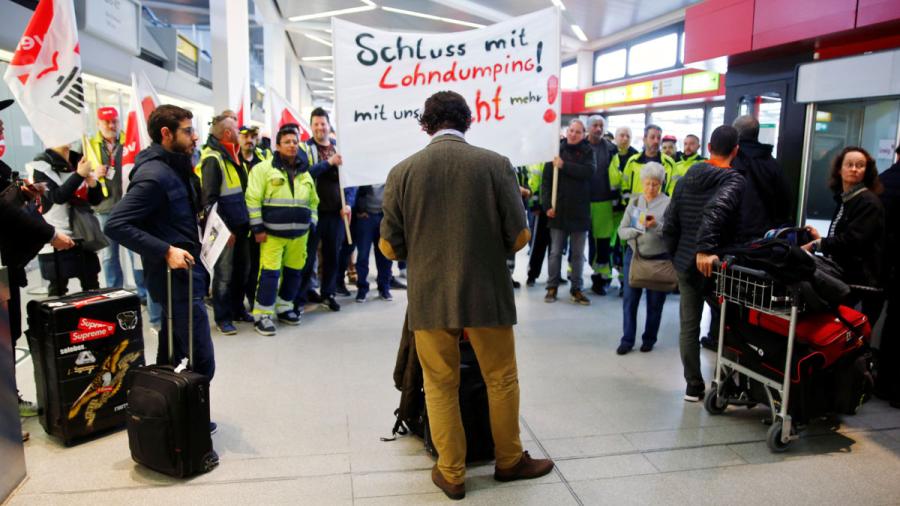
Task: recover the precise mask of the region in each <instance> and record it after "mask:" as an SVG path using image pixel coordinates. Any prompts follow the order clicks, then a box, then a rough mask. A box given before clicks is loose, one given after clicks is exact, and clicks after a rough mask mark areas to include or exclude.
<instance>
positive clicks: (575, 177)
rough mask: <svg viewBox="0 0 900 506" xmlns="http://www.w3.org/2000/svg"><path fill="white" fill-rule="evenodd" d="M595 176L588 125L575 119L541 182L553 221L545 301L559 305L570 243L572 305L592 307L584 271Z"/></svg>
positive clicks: (544, 200) (542, 197)
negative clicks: (586, 132) (566, 248)
mask: <svg viewBox="0 0 900 506" xmlns="http://www.w3.org/2000/svg"><path fill="white" fill-rule="evenodd" d="M554 168H557V169H559V178H558V181H557V197H556V203H555V205H554V204H553V202H552V200H553V198H552V195H553V169H554ZM593 174H594V151H593V150H592V149H591V145H590V144H589V143H588V142H587V140H586V139H585V135H584V123H582V122H581V121H580V120H577V119H573V120H572V121H571V122H570V123H569V128H568V129H567V130H566V138H565V139H563V140H562V141H561V142H560V145H559V156H557V157H556V158H554V159H553V161H552V162H550V163H547V164H546V165H545V166H544V175H543V180H542V182H541V206H542V207H543V208H544V209H547V210H548V211H547V217H548V218H550V223H549V226H550V238H551V244H550V265H549V267H548V271H549V279H548V280H547V295H546V296H545V297H544V302H556V292H557V289H558V288H559V284H560V277H561V275H560V272H561V269H562V250H563V247H564V246H565V244H566V240H567V239H568V240H569V247H570V248H571V250H570V252H571V255H570V257H569V266H570V267H571V268H572V276H571V280H572V287H571V288H570V293H571V294H572V302H574V303H576V304H581V305H585V306H586V305H589V304H590V303H591V300H590V299H588V298H587V297H585V295H584V293H583V292H582V291H581V286H582V284H583V280H582V270H583V269H584V246H585V244H584V243H585V241H586V240H587V232H588V231H589V230H590V229H591V176H593Z"/></svg>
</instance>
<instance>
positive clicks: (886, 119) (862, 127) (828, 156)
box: [806, 98, 900, 230]
mask: <svg viewBox="0 0 900 506" xmlns="http://www.w3.org/2000/svg"><path fill="white" fill-rule="evenodd" d="M898 125H900V98H898V99H887V100H884V99H880V100H861V101H853V102H832V103H820V104H816V122H815V131H814V133H813V139H812V152H811V157H810V178H809V200H808V203H807V207H806V216H807V219H809V220H823V221H830V220H831V217H832V214H833V212H834V208H835V202H834V196H833V195H832V193H831V190H829V189H828V177H829V174H830V171H831V166H832V163H833V161H834V159H835V157H836V156H837V155H838V154H839V153H840V152H841V150H842V149H844V148H845V147H847V146H860V147H862V148H863V149H865V150H866V151H868V152H869V154H871V155H872V157H873V158H875V163H876V165H877V166H878V171H879V172H881V171H884V170H885V169H887V168H888V167H890V166H891V164H893V163H894V148H896V146H897V137H898ZM826 230H827V228H826Z"/></svg>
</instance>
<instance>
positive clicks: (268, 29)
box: [263, 23, 288, 125]
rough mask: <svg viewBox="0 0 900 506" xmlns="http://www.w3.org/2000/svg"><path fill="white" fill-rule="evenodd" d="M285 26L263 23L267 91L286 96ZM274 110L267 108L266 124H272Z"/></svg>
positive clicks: (264, 76)
mask: <svg viewBox="0 0 900 506" xmlns="http://www.w3.org/2000/svg"><path fill="white" fill-rule="evenodd" d="M285 37H286V35H285V33H284V27H283V26H282V25H281V24H279V23H265V24H264V25H263V46H264V47H263V82H264V83H265V86H266V92H267V93H268V91H269V90H271V91H274V92H275V93H278V94H279V95H281V96H282V97H285V98H288V97H287V96H286V93H285V90H286V89H287V88H286V86H285V84H286V83H285V80H286V77H287V76H286V74H285V67H284V58H285V46H286V45H287V40H286V38H285ZM271 118H272V111H269V110H268V109H267V110H266V125H271V124H272V120H271Z"/></svg>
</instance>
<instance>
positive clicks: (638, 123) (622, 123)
mask: <svg viewBox="0 0 900 506" xmlns="http://www.w3.org/2000/svg"><path fill="white" fill-rule="evenodd" d="M608 122H609V131H610V132H612V133H613V134H615V133H616V130H617V129H619V128H621V127H628V128H630V129H631V145H632V146H633V147H634V149H636V150H638V151H640V150H642V149H644V125H646V124H647V115H646V114H645V113H643V112H640V113H635V114H616V115H613V116H610V117H609V118H608Z"/></svg>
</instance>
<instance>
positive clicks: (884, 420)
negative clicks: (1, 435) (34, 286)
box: [0, 254, 900, 506]
mask: <svg viewBox="0 0 900 506" xmlns="http://www.w3.org/2000/svg"><path fill="white" fill-rule="evenodd" d="M518 260H519V261H518V262H517V271H516V273H515V274H514V277H515V278H516V279H519V280H520V281H522V280H524V269H525V266H526V265H527V257H525V256H524V254H522V255H519V257H518ZM373 273H374V270H373ZM36 274H37V273H36V272H33V273H32V274H31V276H32V277H35V276H36ZM33 281H34V280H33ZM542 282H543V279H542V280H541V281H540V282H539V286H536V287H534V288H531V289H527V288H523V289H522V290H519V291H517V292H516V304H517V310H518V316H519V322H520V323H519V325H517V326H516V328H515V332H516V335H517V342H516V347H517V360H518V365H519V372H520V376H519V380H520V387H521V392H522V396H521V410H520V414H521V416H522V418H523V420H524V423H523V428H522V439H523V442H524V446H525V448H526V449H527V450H529V451H530V452H531V454H532V456H534V457H538V458H539V457H541V456H543V451H542V448H543V449H545V450H546V451H547V453H549V454H550V456H552V457H554V458H556V459H557V465H558V471H555V472H553V473H551V474H549V475H547V476H545V477H542V478H540V479H538V480H533V481H528V482H513V483H498V482H495V481H494V480H493V477H492V475H493V465H492V464H491V463H488V464H485V465H479V466H475V467H472V468H470V469H469V470H468V478H467V487H468V489H469V492H468V497H467V501H468V503H476V504H492V505H493V504H517V505H518V504H553V505H556V504H573V503H574V502H575V500H574V498H573V497H572V494H571V493H570V492H569V490H568V489H567V488H566V485H565V484H564V483H562V482H561V480H562V479H563V477H565V479H567V480H569V481H570V486H571V487H572V489H573V490H574V491H575V493H576V494H578V495H579V496H580V498H581V500H582V502H583V503H584V504H629V503H631V504H634V503H639V504H692V505H693V504H715V505H716V506H720V505H721V504H729V505H731V504H754V505H758V504H766V503H775V504H784V503H788V504H816V505H820V504H835V503H841V504H888V503H891V502H894V503H896V502H897V498H900V481H898V480H897V478H896V477H897V476H900V418H898V415H897V414H898V413H900V411H897V410H893V409H892V408H889V407H888V406H887V404H886V403H884V402H883V401H879V400H873V401H870V402H869V403H868V404H866V405H865V406H863V407H862V409H861V410H860V413H859V414H858V415H857V416H847V417H841V418H839V419H836V420H832V421H829V422H823V423H817V424H810V426H809V428H808V429H807V431H808V433H809V437H807V438H805V439H803V440H801V441H798V442H796V443H795V444H794V445H792V447H791V449H790V451H789V452H787V453H785V454H779V455H773V454H771V453H770V452H769V451H768V449H767V448H766V447H765V443H764V438H765V430H766V427H765V426H763V425H761V424H759V419H760V418H762V417H763V416H765V411H764V410H752V411H748V410H744V409H729V411H728V413H727V414H726V415H725V416H718V417H715V416H710V415H709V414H708V413H706V411H705V410H704V409H703V407H702V406H701V405H699V404H688V403H685V402H683V400H682V399H681V396H682V395H683V389H684V385H683V381H684V380H683V378H682V371H681V363H680V358H679V353H678V343H677V334H678V298H677V297H675V296H673V297H670V298H669V300H668V301H667V303H666V307H665V310H664V314H663V322H662V328H661V330H660V340H659V342H658V344H657V346H656V348H654V350H653V352H652V353H649V354H647V353H632V354H629V355H626V356H624V357H620V356H617V355H616V354H615V348H616V346H617V343H618V340H619V337H620V336H621V323H622V322H621V307H622V306H621V299H619V298H617V297H614V296H613V297H593V301H592V302H593V303H592V305H591V306H590V307H587V308H585V307H579V306H575V305H573V304H570V303H568V302H565V301H560V302H559V303H557V304H545V303H544V302H543V301H542V297H543V293H544V290H543V288H542V286H541V283H542ZM394 296H395V301H394V302H393V303H390V304H389V303H380V302H378V301H370V302H368V303H366V304H354V303H352V302H351V301H352V299H341V302H342V303H344V307H343V309H342V311H341V312H340V313H332V312H330V311H325V310H322V309H321V308H319V307H313V306H310V307H309V308H308V311H307V314H306V316H305V317H304V322H303V324H302V325H300V326H299V327H296V328H286V327H282V328H280V329H279V333H278V335H277V336H276V337H274V338H263V337H262V336H259V335H257V334H256V333H255V332H253V330H252V327H251V326H249V325H239V327H238V328H239V333H238V335H236V336H221V335H218V334H217V333H216V332H214V333H213V339H214V342H215V346H216V362H217V372H216V377H215V379H214V380H213V384H212V390H211V392H212V416H213V419H214V420H215V421H216V422H217V423H218V424H219V433H218V434H216V436H214V444H215V447H216V449H217V451H218V452H219V453H220V456H221V458H222V464H221V466H220V467H219V468H218V469H216V470H215V471H213V472H211V473H209V474H207V475H203V476H199V477H195V478H193V479H190V480H186V481H181V480H174V479H171V478H168V477H165V476H162V475H159V474H157V473H153V472H151V471H148V470H145V469H143V468H140V467H138V466H136V465H135V463H134V462H133V461H132V460H131V458H130V455H129V451H128V441H127V436H126V434H125V433H124V432H119V433H115V434H111V435H108V436H105V437H103V438H100V439H97V440H94V441H91V442H88V443H85V444H82V445H78V446H74V447H71V448H64V447H63V446H62V445H60V444H59V443H58V442H56V441H54V440H52V439H51V438H49V437H47V436H46V435H45V434H43V429H42V428H41V427H40V425H39V424H38V422H37V420H36V419H29V420H27V421H26V427H25V428H26V430H29V431H31V433H32V440H31V441H30V442H28V443H27V445H26V459H27V464H28V470H29V473H30V478H29V481H28V482H27V483H26V484H25V486H24V487H23V488H22V489H21V490H20V491H19V492H18V493H17V494H16V495H15V496H14V497H13V498H12V501H11V502H10V504H27V505H30V504H40V505H46V504H50V505H54V504H64V505H73V504H74V505H80V504H85V505H88V504H89V505H91V506H95V505H97V504H129V505H131V504H134V505H142V504H148V505H154V506H155V505H158V504H190V505H191V506H196V505H197V504H204V503H205V504H241V505H244V504H316V505H318V504H326V505H327V504H351V503H356V502H358V503H364V504H390V505H394V504H430V503H437V502H440V503H441V504H446V503H447V499H446V498H445V497H444V496H443V494H442V493H440V492H439V491H437V489H436V488H435V487H434V485H433V484H432V483H431V480H430V472H429V469H430V467H431V465H432V462H433V460H432V458H431V457H430V456H428V455H427V454H426V453H425V451H424V447H423V444H422V441H421V440H420V439H418V438H415V437H401V438H399V439H398V440H396V441H393V442H383V441H381V440H380V438H381V437H382V436H387V435H389V434H390V430H391V427H392V426H393V425H394V421H395V420H394V416H393V411H394V409H396V407H397V405H398V404H399V399H400V393H399V392H398V391H397V390H396V389H395V388H394V384H393V377H392V374H393V370H394V365H395V360H396V352H397V345H398V342H399V336H400V330H401V327H402V322H403V313H404V311H405V309H406V307H405V304H406V294H405V293H404V292H403V291H394ZM156 339H157V338H156V336H155V335H153V334H151V333H149V332H145V346H146V350H147V356H148V358H150V359H151V361H152V358H153V357H154V356H155V348H156V342H157V340H156ZM701 361H702V364H703V373H704V377H705V378H707V380H708V379H709V378H711V371H712V366H713V361H714V357H713V355H712V354H711V353H709V352H706V351H704V352H702V354H701ZM16 375H17V383H18V386H19V388H20V389H21V390H22V393H23V395H24V396H25V398H28V399H34V398H35V384H34V377H33V368H32V366H31V363H30V362H28V361H26V362H25V363H23V364H22V366H21V367H19V368H17V370H16ZM835 431H837V432H835ZM813 436H815V437H813ZM697 447H701V448H697ZM641 452H644V453H641ZM742 461H746V462H749V463H750V464H743V465H731V464H740V463H742ZM654 464H656V466H654ZM712 464H715V465H724V466H725V467H709V466H710V465H712ZM0 466H2V464H0ZM657 466H658V467H659V468H661V469H662V470H664V471H665V472H660V470H659V469H658V468H657ZM694 467H704V468H703V469H692V470H678V469H686V468H688V469H689V468H694ZM772 484H777V486H776V485H772Z"/></svg>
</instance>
